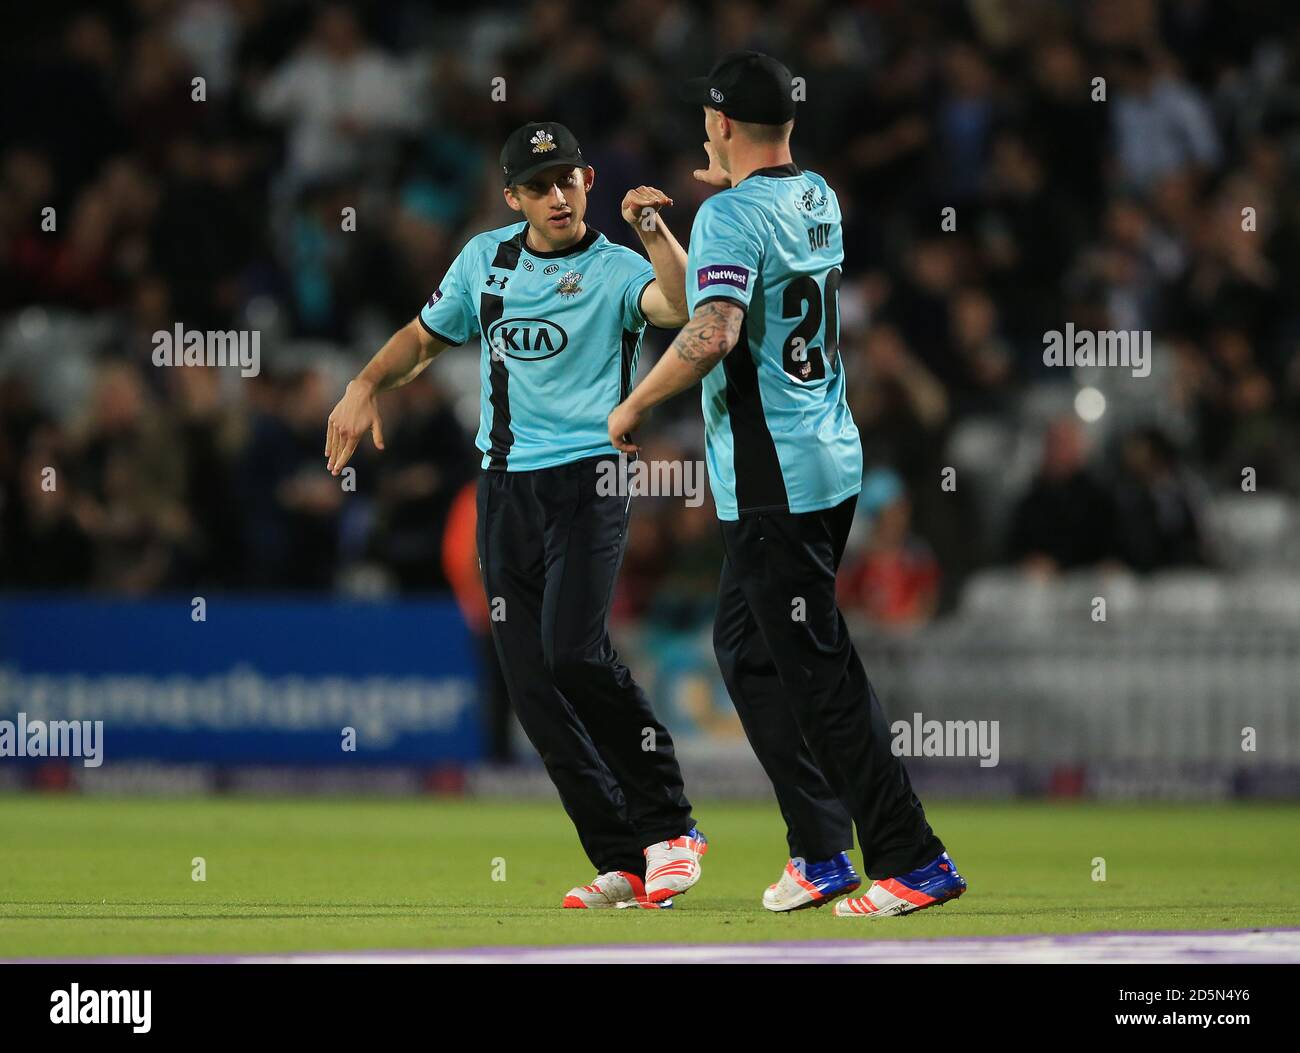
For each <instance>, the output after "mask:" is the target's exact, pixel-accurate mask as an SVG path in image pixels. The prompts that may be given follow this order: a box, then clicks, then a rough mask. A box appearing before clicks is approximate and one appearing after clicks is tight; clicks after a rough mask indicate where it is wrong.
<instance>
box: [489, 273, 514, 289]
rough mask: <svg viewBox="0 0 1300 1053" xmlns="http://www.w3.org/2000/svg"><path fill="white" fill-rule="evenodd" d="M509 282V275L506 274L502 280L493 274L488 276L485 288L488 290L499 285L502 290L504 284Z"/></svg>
mask: <svg viewBox="0 0 1300 1053" xmlns="http://www.w3.org/2000/svg"><path fill="white" fill-rule="evenodd" d="M509 280H510V275H508V274H507V275H506V276H505V277H504V278H498V277H497V276H496V275H495V274H489V275H488V278H487V286H488V288H489V289H490V288H491V287H492V286H493V285H499V286H501V288H503V289H504V288H505V287H506V282H507V281H509Z"/></svg>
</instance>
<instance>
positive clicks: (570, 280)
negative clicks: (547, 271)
mask: <svg viewBox="0 0 1300 1053" xmlns="http://www.w3.org/2000/svg"><path fill="white" fill-rule="evenodd" d="M581 282H582V275H581V274H579V273H578V272H577V271H566V272H565V273H563V274H561V275H560V280H559V281H558V282H556V283H555V291H556V292H557V293H559V294H560V295H561V296H564V297H569V296H577V295H578V293H580V292H582V285H581Z"/></svg>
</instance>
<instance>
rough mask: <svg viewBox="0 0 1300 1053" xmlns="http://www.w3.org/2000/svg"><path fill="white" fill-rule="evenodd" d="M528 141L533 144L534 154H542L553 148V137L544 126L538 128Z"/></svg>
mask: <svg viewBox="0 0 1300 1053" xmlns="http://www.w3.org/2000/svg"><path fill="white" fill-rule="evenodd" d="M528 141H529V142H530V143H532V144H533V153H535V154H544V153H547V152H549V151H551V150H554V149H555V137H554V136H553V135H551V133H550V132H548V131H547V130H546V129H545V128H538V129H537V131H536V132H534V133H533V137H532V138H531V139H529V140H528Z"/></svg>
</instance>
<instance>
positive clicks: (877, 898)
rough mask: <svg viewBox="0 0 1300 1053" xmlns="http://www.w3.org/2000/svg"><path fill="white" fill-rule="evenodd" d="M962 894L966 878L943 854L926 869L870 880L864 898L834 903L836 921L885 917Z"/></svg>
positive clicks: (907, 912) (942, 901)
mask: <svg viewBox="0 0 1300 1053" xmlns="http://www.w3.org/2000/svg"><path fill="white" fill-rule="evenodd" d="M965 891H966V879H965V878H963V877H962V876H961V875H960V874H958V873H957V865H956V864H955V863H954V862H953V861H952V860H951V859H950V858H949V856H948V853H947V852H944V853H943V854H942V855H940V856H938V857H937V858H936V859H935V860H934V862H932V863H930V864H929V865H928V866H923V867H921V869H920V870H913V871H912V872H911V873H908V874H901V875H900V876H898V877H892V878H885V879H884V880H882V881H873V882H872V883H871V887H870V888H869V889H867V894H866V895H865V896H858V897H856V898H854V899H843V900H840V902H838V903H837V904H835V916H836V917H837V918H887V917H895V916H897V915H900V914H911V913H912V912H913V911H917V910H925V908H926V907H936V906H938V905H939V904H940V903H947V902H948V901H949V900H950V899H956V898H957V897H958V896H960V895H961V894H962V893H963V892H965Z"/></svg>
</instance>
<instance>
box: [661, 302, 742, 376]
mask: <svg viewBox="0 0 1300 1053" xmlns="http://www.w3.org/2000/svg"><path fill="white" fill-rule="evenodd" d="M742 318H743V312H742V311H741V309H740V308H739V307H737V306H735V305H734V304H727V303H721V302H714V303H706V304H704V305H703V306H702V307H700V308H698V309H697V310H696V312H695V314H694V316H693V317H692V318H691V320H690V321H689V322H687V323H686V326H685V328H683V329H682V331H681V332H680V333H678V334H677V339H675V340H674V341H673V349H674V350H675V351H676V352H677V357H678V358H680V359H681V360H682V361H683V362H685V363H686V364H687V365H689V366H690V367H691V368H692V369H693V370H695V375H696V376H697V377H700V378H703V377H704V376H705V375H706V374H707V373H709V372H710V371H711V370H712V369H713V367H714V366H716V365H717V364H718V363H719V362H721V361H722V360H723V359H724V358H725V357H726V355H727V352H728V351H730V350H731V349H732V348H733V347H734V346H735V344H736V340H737V339H738V338H739V337H740V323H741V320H742Z"/></svg>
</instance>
